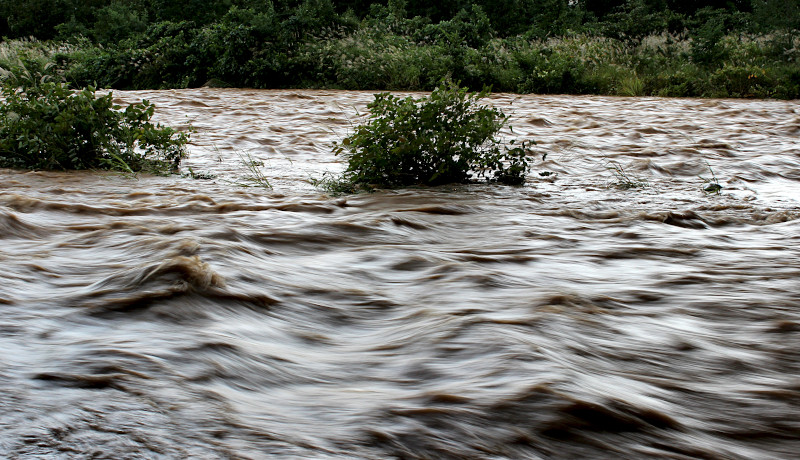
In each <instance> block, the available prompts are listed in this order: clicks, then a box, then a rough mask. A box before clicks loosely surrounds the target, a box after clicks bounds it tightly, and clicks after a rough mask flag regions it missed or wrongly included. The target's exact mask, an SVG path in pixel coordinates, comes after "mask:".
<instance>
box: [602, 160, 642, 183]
mask: <svg viewBox="0 0 800 460" xmlns="http://www.w3.org/2000/svg"><path fill="white" fill-rule="evenodd" d="M606 169H608V170H610V171H611V172H612V173H613V174H614V177H615V178H616V179H617V181H616V182H615V183H614V185H615V186H616V187H617V188H620V189H623V190H629V189H632V188H645V187H649V186H650V183H649V182H647V180H645V179H642V178H639V177H636V176H634V175H633V174H630V173H628V172H627V171H625V169H624V168H623V167H622V165H621V164H620V163H619V162H617V161H613V160H611V161H609V162H608V163H606Z"/></svg>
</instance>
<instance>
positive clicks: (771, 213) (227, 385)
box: [0, 89, 800, 459]
mask: <svg viewBox="0 0 800 460" xmlns="http://www.w3.org/2000/svg"><path fill="white" fill-rule="evenodd" d="M115 94H116V97H117V98H118V102H120V103H124V102H132V101H136V100H139V99H142V98H146V99H149V100H151V101H152V102H154V103H155V104H156V105H157V107H158V118H159V120H161V121H163V122H167V123H169V124H171V125H175V126H185V125H187V124H189V123H190V124H192V125H193V126H194V127H195V128H196V129H197V133H196V134H195V135H194V136H193V141H192V145H191V148H190V155H191V156H190V158H189V159H187V160H186V162H185V163H184V165H183V170H184V172H188V168H189V167H191V169H192V171H193V172H194V173H195V174H201V173H202V174H209V175H211V174H213V175H216V178H215V179H211V180H198V179H192V178H190V177H177V176H173V177H166V178H162V177H144V176H142V177H139V178H138V179H131V178H126V177H122V176H119V175H115V174H104V173H86V172H72V173H59V172H20V171H12V170H0V184H2V188H0V268H2V270H1V271H0V457H4V458H20V459H29V458H31V459H32V458H37V459H38V458H56V459H61V458H63V459H71V458H109V459H183V458H198V459H218V458H236V459H238V458H242V459H262V458H286V459H297V458H309V459H349V458H353V459H362V458H363V459H386V458H389V459H390V458H401V459H539V458H543V459H548V458H553V459H575V458H642V459H644V458H648V459H649V458H668V459H689V458H704V459H776V458H782V459H790V458H797V455H798V452H800V224H799V223H798V222H799V221H798V217H800V141H799V140H798V139H800V106H798V104H797V101H789V102H781V101H745V100H694V99H656V98H636V99H627V98H607V97H569V96H547V97H540V96H524V97H518V96H511V95H496V96H493V98H492V103H493V104H496V105H497V106H498V107H500V108H502V109H503V110H504V111H506V112H507V113H510V114H513V119H512V125H513V128H514V134H513V136H516V137H518V138H531V139H535V140H536V141H537V142H538V145H537V151H538V153H539V154H541V153H545V152H546V153H547V154H548V155H547V158H546V161H544V162H541V161H539V160H537V161H536V162H535V168H534V170H533V171H532V172H531V175H530V177H529V181H528V183H527V184H526V185H524V186H522V187H502V186H486V185H466V186H449V187H438V188H409V189H403V190H389V191H379V192H376V193H373V194H364V195H357V196H345V197H332V196H329V195H327V194H325V193H323V192H321V191H319V190H317V189H315V188H314V186H313V185H312V180H311V179H312V178H319V177H321V176H322V175H323V173H325V172H326V171H327V172H330V173H334V174H335V173H336V172H339V171H341V170H342V169H343V167H344V164H343V163H342V160H341V158H338V157H336V156H334V155H333V154H331V153H330V142H331V141H332V140H334V139H337V138H338V137H339V136H341V135H343V134H346V132H347V130H348V127H349V126H350V124H351V123H352V122H354V121H356V120H357V117H358V113H363V112H364V111H365V105H366V103H367V102H369V101H370V100H371V99H372V95H371V93H368V92H337V91H251V90H226V89H197V90H180V91H148V92H118V93H115ZM248 154H249V155H250V157H251V158H252V159H254V160H256V161H260V162H263V165H264V166H263V167H262V168H261V170H262V171H263V172H264V174H265V176H266V178H267V179H269V181H270V182H271V183H272V185H273V186H274V189H273V190H267V189H263V188H258V187H242V186H240V185H237V184H238V183H244V182H246V180H247V177H248V175H247V173H246V169H245V168H244V167H243V165H242V162H241V158H240V157H241V156H245V157H246V156H247V155H248ZM609 162H616V163H612V164H618V165H619V166H621V167H622V169H623V170H624V171H625V172H626V173H627V174H629V175H630V176H631V177H633V178H636V179H638V180H644V181H647V183H648V186H647V187H645V188H638V189H629V190H623V189H619V188H617V187H616V186H615V182H617V179H616V178H615V175H614V174H613V171H612V170H610V169H609V168H608V166H609ZM709 165H710V167H711V168H712V169H713V172H714V174H715V175H716V177H717V178H718V180H719V183H720V184H721V185H722V186H723V189H722V194H720V195H708V194H706V193H704V192H703V190H702V189H703V187H704V186H705V184H704V182H703V180H702V179H700V178H699V177H698V176H703V177H709V176H710V171H709ZM544 171H548V172H551V173H552V174H551V175H550V176H542V175H540V174H539V173H540V172H544Z"/></svg>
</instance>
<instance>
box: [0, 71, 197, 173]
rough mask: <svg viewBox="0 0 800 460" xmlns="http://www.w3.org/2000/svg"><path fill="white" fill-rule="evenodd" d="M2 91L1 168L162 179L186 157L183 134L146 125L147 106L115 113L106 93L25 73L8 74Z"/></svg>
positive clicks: (149, 108) (116, 109)
mask: <svg viewBox="0 0 800 460" xmlns="http://www.w3.org/2000/svg"><path fill="white" fill-rule="evenodd" d="M42 80H45V81H42ZM1 91H2V96H3V98H4V99H5V101H4V102H2V103H0V167H10V168H29V169H114V170H121V171H126V172H136V171H143V172H149V173H156V174H167V173H170V172H173V171H175V170H176V169H177V167H178V164H179V163H180V160H181V158H183V157H184V156H185V153H186V150H185V146H186V142H187V141H188V135H187V134H185V133H182V132H178V131H176V130H174V129H172V128H169V127H162V126H161V125H154V124H152V123H150V121H149V120H150V118H151V117H152V116H153V113H154V111H155V107H154V106H153V105H152V104H150V103H149V102H147V101H142V103H140V104H132V105H130V106H128V107H127V108H125V110H120V109H121V108H120V107H119V106H116V105H114V104H113V102H112V95H111V93H109V94H106V95H104V96H100V97H97V96H96V95H95V89H94V88H93V87H88V88H85V89H82V90H78V91H73V90H71V89H69V88H68V86H67V85H66V84H65V83H61V82H53V81H47V79H46V78H41V79H39V78H36V77H32V76H31V75H30V73H27V72H19V73H18V74H17V75H13V74H12V75H9V76H8V78H7V79H6V80H5V82H4V83H3V85H2V90H1Z"/></svg>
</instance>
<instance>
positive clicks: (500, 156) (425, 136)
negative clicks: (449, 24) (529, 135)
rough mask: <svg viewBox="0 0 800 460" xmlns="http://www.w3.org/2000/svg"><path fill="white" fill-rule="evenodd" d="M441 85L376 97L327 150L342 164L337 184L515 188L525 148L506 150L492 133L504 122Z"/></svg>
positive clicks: (471, 96)
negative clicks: (363, 117)
mask: <svg viewBox="0 0 800 460" xmlns="http://www.w3.org/2000/svg"><path fill="white" fill-rule="evenodd" d="M487 94H488V91H487V90H484V91H482V92H480V93H468V92H467V90H466V89H463V88H459V87H458V85H457V84H455V83H451V82H444V83H442V84H440V85H439V87H438V88H436V89H435V90H434V91H433V92H432V93H431V95H430V96H429V97H423V98H421V99H414V98H413V97H407V98H398V97H395V96H393V95H391V94H389V93H382V94H376V95H375V100H374V101H372V102H371V103H370V104H369V105H368V106H367V107H368V108H369V110H370V115H369V116H368V120H367V122H366V123H365V124H362V125H359V126H356V128H355V130H354V132H353V133H352V134H351V135H350V136H349V137H346V138H345V139H343V140H342V141H341V142H340V143H336V144H335V145H334V152H335V153H336V154H337V155H339V154H344V155H345V156H346V157H347V159H348V160H349V165H348V168H347V170H346V171H345V173H344V177H343V180H344V181H346V182H350V183H352V184H359V185H367V186H389V187H393V186H403V185H439V184H448V183H464V182H471V181H476V180H481V179H485V180H487V181H490V182H500V183H504V184H521V183H522V182H524V181H525V175H526V173H527V171H528V155H529V153H530V150H529V148H528V146H529V142H522V143H521V144H520V145H517V146H514V143H515V142H514V141H513V140H512V141H511V142H509V145H508V146H506V145H505V144H504V143H503V142H502V141H501V140H500V139H499V138H498V133H499V131H500V129H502V128H503V127H504V126H505V125H506V123H507V121H508V117H507V116H506V115H505V114H503V112H502V111H500V110H499V109H496V108H490V107H487V106H485V105H480V104H478V102H477V101H478V99H481V98H483V97H485V96H487Z"/></svg>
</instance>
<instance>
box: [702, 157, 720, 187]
mask: <svg viewBox="0 0 800 460" xmlns="http://www.w3.org/2000/svg"><path fill="white" fill-rule="evenodd" d="M706 166H708V172H710V173H711V177H709V178H706V177H703V176H698V177H699V178H700V179H701V180H702V181H703V184H705V187H703V191H704V192H706V193H707V194H709V195H711V194H712V193H713V194H715V195H719V194H720V192H722V185H720V184H719V181H718V180H717V176H716V174H714V170H713V169H711V165H710V164H708V162H707V161H706Z"/></svg>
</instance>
